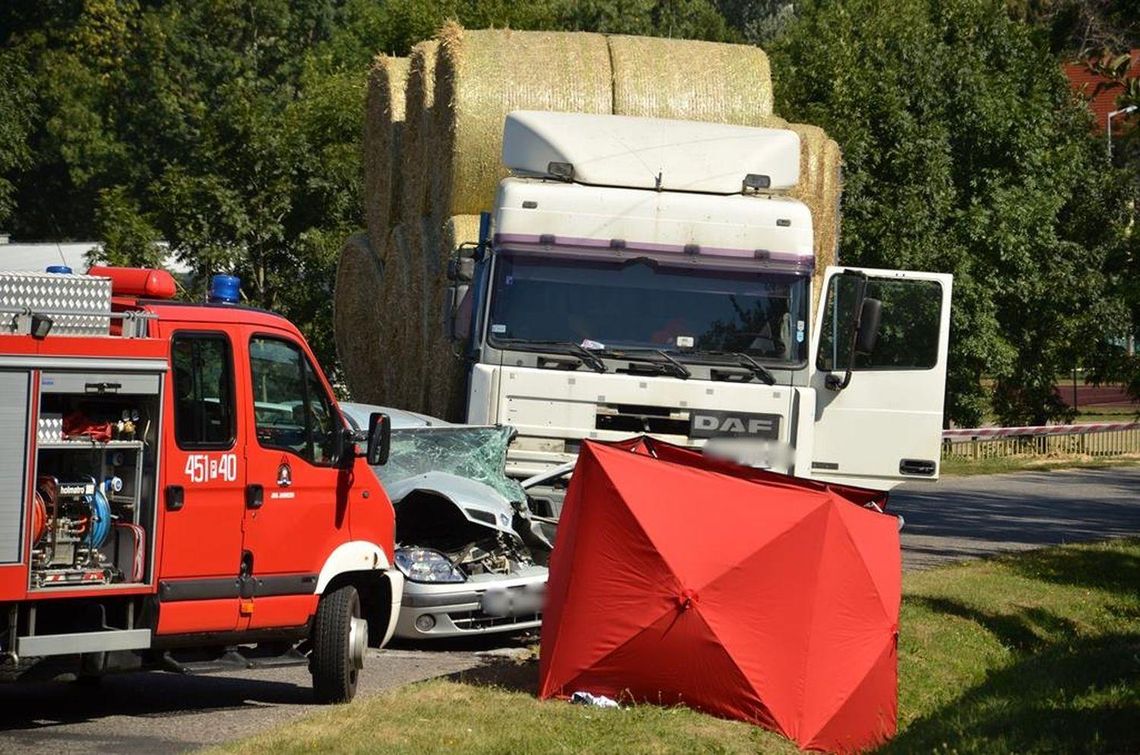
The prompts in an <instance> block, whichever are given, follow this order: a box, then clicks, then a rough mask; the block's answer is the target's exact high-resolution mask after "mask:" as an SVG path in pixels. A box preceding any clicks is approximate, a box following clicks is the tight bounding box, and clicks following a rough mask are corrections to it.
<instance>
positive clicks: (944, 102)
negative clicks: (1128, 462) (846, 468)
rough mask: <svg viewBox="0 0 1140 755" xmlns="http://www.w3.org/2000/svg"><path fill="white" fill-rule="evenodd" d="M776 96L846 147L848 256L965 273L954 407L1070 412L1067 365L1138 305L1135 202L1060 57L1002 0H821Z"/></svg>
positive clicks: (959, 284) (1016, 413) (956, 320)
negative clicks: (1114, 188) (1121, 191)
mask: <svg viewBox="0 0 1140 755" xmlns="http://www.w3.org/2000/svg"><path fill="white" fill-rule="evenodd" d="M773 54H774V65H773V71H774V72H775V75H776V77H777V81H776V84H777V108H778V110H779V111H780V112H781V114H782V115H785V116H787V117H791V118H795V119H797V120H804V121H808V122H812V123H819V124H820V125H823V126H824V127H825V128H827V129H828V130H829V131H830V132H831V133H832V134H833V135H834V136H835V137H836V139H837V140H838V141H839V143H840V145H841V146H842V147H843V151H844V155H845V158H846V163H847V164H846V186H845V192H844V213H843V223H844V225H843V236H842V241H841V252H840V257H841V259H842V260H845V261H847V262H851V263H857V264H863V265H870V266H885V267H902V268H910V269H918V270H936V271H946V272H952V273H954V274H955V276H956V280H955V292H954V307H953V324H952V327H953V333H952V339H951V344H950V347H951V357H950V375H949V381H948V382H949V385H948V388H949V390H948V400H947V407H946V409H947V413H948V416H949V418H950V419H952V420H953V421H955V422H957V423H961V424H966V425H975V424H977V423H978V422H979V421H981V420H982V418H983V416H984V414H985V413H986V411H987V403H988V401H987V395H986V391H985V390H984V389H983V378H992V379H993V380H994V383H995V389H994V393H993V409H994V411H995V412H996V414H997V415H998V417H999V418H1000V419H1001V420H1003V421H1004V422H1007V423H1010V424H1022V423H1044V422H1045V421H1046V420H1049V419H1053V418H1058V417H1063V416H1065V414H1066V408H1065V406H1064V405H1063V403H1062V402H1061V401H1060V398H1059V396H1057V395H1056V393H1055V391H1054V388H1053V386H1054V381H1055V379H1056V376H1057V374H1058V373H1062V374H1063V373H1064V372H1065V371H1067V370H1068V369H1069V368H1071V367H1072V365H1073V364H1074V363H1075V360H1076V359H1077V357H1078V356H1079V355H1080V354H1081V353H1082V352H1084V351H1086V350H1087V349H1088V347H1089V345H1090V344H1093V343H1096V342H1097V341H1098V340H1100V339H1101V338H1102V337H1103V335H1104V333H1105V331H1106V330H1107V329H1108V328H1107V327H1106V326H1108V325H1119V324H1120V322H1121V321H1122V319H1123V313H1122V312H1120V311H1119V308H1118V307H1114V305H1113V301H1112V299H1111V298H1110V297H1109V296H1108V295H1107V291H1106V287H1105V279H1104V276H1103V273H1102V271H1103V268H1104V262H1105V258H1106V255H1107V253H1108V251H1109V249H1110V247H1111V246H1112V244H1113V243H1114V241H1115V239H1114V237H1113V229H1114V228H1118V227H1119V223H1120V221H1121V218H1120V214H1121V212H1122V209H1123V205H1122V204H1120V203H1119V202H1118V201H1117V199H1116V198H1114V197H1113V196H1112V195H1111V193H1110V188H1109V186H1110V185H1109V183H1108V182H1107V181H1105V180H1103V176H1104V175H1105V171H1104V165H1103V155H1102V153H1100V152H1099V150H1097V149H1096V145H1095V144H1094V143H1093V141H1092V140H1091V138H1090V137H1089V121H1088V115H1087V112H1086V111H1084V110H1083V109H1082V108H1080V107H1079V106H1078V105H1077V104H1076V103H1074V102H1073V100H1072V98H1071V95H1070V92H1069V89H1068V86H1067V83H1066V82H1065V80H1064V78H1063V76H1062V74H1061V72H1060V70H1059V68H1058V66H1057V63H1056V61H1055V59H1054V58H1053V57H1052V56H1051V55H1050V53H1049V51H1048V49H1047V48H1046V47H1045V46H1044V45H1043V44H1042V43H1041V42H1040V41H1039V40H1038V39H1037V36H1036V35H1034V34H1033V33H1032V30H1031V29H1030V28H1029V27H1026V26H1025V25H1023V24H1019V23H1017V22H1016V21H1014V20H1012V19H1011V18H1010V16H1009V15H1008V13H1007V12H1006V9H1005V7H1004V5H1003V4H1002V3H1000V2H996V1H995V2H983V1H980V0H948V1H946V2H938V1H936V0H898V1H897V2H894V3H890V4H884V3H879V2H875V1H874V0H850V1H848V2H830V3H824V2H820V3H807V4H804V5H803V6H802V7H801V8H800V9H798V18H797V20H796V21H795V22H794V23H793V24H792V25H791V26H790V27H789V29H788V32H787V33H786V34H785V36H784V37H782V38H781V40H780V41H779V42H778V43H777V45H776V47H775V48H774V49H773Z"/></svg>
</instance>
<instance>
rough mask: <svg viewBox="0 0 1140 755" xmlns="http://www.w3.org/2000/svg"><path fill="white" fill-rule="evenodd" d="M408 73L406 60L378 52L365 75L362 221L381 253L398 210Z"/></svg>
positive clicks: (373, 245) (374, 247)
mask: <svg viewBox="0 0 1140 755" xmlns="http://www.w3.org/2000/svg"><path fill="white" fill-rule="evenodd" d="M407 75H408V59H407V58H391V57H388V56H387V55H377V56H376V59H375V61H373V63H372V69H371V70H370V71H369V74H368V93H367V96H366V98H365V105H364V139H363V148H364V155H363V157H364V220H365V224H366V225H367V227H368V238H369V239H370V240H371V242H372V248H373V249H375V250H376V251H377V252H379V253H380V254H383V253H384V251H385V249H384V248H385V246H386V244H387V240H388V229H389V227H391V225H392V224H393V223H394V222H395V220H396V217H397V215H398V212H399V209H400V205H399V197H400V194H401V187H400V164H401V162H402V159H403V149H402V145H401V141H402V135H403V132H404V83H405V81H406V79H407ZM381 260H383V258H382V257H381Z"/></svg>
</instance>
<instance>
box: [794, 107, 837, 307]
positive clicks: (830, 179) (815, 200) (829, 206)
mask: <svg viewBox="0 0 1140 755" xmlns="http://www.w3.org/2000/svg"><path fill="white" fill-rule="evenodd" d="M785 128H789V129H791V130H792V131H795V132H796V133H797V134H799V137H800V180H799V183H798V184H796V187H795V188H794V189H792V190H791V191H790V192H788V193H789V195H790V196H791V197H793V198H794V199H798V200H799V201H801V202H803V203H804V204H806V205H807V206H808V209H809V210H811V222H812V233H813V236H814V239H813V240H814V246H815V273H814V275H813V278H814V280H813V290H814V294H813V301H812V311H813V312H814V311H815V305H816V303H817V302H818V301H819V293H820V286H821V284H822V281H823V274H824V271H825V270H826V269H827V266H828V265H834V264H835V261H836V250H837V248H838V245H839V205H840V197H841V196H842V193H843V174H842V171H843V156H842V154H841V153H840V151H839V145H838V144H837V143H836V142H835V140H834V139H832V138H830V137H829V136H828V135H827V133H826V132H825V131H824V130H823V129H821V128H820V127H819V126H811V125H808V124H806V123H789V124H787V125H786V126H785Z"/></svg>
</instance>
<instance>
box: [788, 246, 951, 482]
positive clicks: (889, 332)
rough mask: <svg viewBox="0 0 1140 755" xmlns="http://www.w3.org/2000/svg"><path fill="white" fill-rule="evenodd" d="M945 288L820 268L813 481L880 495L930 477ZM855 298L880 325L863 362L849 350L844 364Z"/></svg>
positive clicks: (904, 275) (942, 360)
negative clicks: (873, 304) (874, 310)
mask: <svg viewBox="0 0 1140 755" xmlns="http://www.w3.org/2000/svg"><path fill="white" fill-rule="evenodd" d="M952 284H953V276H950V275H941V274H937V273H912V272H903V271H897V270H871V269H865V270H860V269H856V268H828V270H827V274H826V276H825V278H824V295H825V298H824V302H823V306H821V307H820V308H819V312H818V314H817V322H816V328H815V333H814V334H813V337H812V370H813V371H812V377H811V384H812V387H813V388H814V389H815V396H816V415H815V428H814V440H813V444H812V455H811V458H812V464H811V466H812V477H813V478H817V479H824V480H831V481H835V482H846V483H851V484H859V485H866V486H868V487H872V488H878V489H888V488H890V487H893V486H894V485H896V484H898V483H899V482H902V481H904V480H908V479H916V478H917V479H936V478H937V477H938V468H939V457H940V451H941V442H942V410H943V402H944V398H945V394H946V352H947V341H948V340H949V331H950V295H951V287H952ZM861 295H862V296H861ZM862 297H865V298H868V299H874V300H878V301H879V302H881V309H880V316H881V320H880V325H879V329H878V337H877V341H876V343H875V344H874V346H873V348H872V349H871V351H870V353H861V352H860V351H859V349H858V348H855V349H854V351H855V352H856V353H855V357H854V360H853V361H852V360H851V353H852V350H853V346H854V344H853V339H852V335H853V334H854V330H853V328H852V326H853V324H854V322H855V321H857V319H858V314H859V312H860V311H865V310H862V308H861V306H860V300H861V298H862ZM849 366H850V367H851V373H850V380H847V381H846V385H844V382H845V380H846V378H847V368H848V367H849Z"/></svg>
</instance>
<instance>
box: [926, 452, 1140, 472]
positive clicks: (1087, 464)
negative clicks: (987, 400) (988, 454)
mask: <svg viewBox="0 0 1140 755" xmlns="http://www.w3.org/2000/svg"><path fill="white" fill-rule="evenodd" d="M1136 464H1140V454H1124V455H1121V456H1077V455H1073V456H1005V457H999V458H994V459H943V460H942V466H941V468H940V469H939V474H940V475H944V476H948V477H961V476H970V475H983V474H999V473H1002V472H1049V471H1052V470H1056V469H1107V468H1109V467H1121V466H1133V465H1136Z"/></svg>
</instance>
